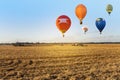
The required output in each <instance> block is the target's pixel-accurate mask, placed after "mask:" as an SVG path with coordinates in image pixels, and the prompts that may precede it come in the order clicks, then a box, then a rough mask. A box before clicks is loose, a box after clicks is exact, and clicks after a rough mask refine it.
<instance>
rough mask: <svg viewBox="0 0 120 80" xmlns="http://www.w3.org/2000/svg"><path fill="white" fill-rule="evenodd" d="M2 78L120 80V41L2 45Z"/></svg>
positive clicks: (0, 73)
mask: <svg viewBox="0 0 120 80" xmlns="http://www.w3.org/2000/svg"><path fill="white" fill-rule="evenodd" d="M0 80H120V44H94V45H93V44H86V45H85V46H72V45H64V46H60V45H49V46H47V45H45V46H28V47H14V46H0Z"/></svg>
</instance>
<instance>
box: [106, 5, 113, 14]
mask: <svg viewBox="0 0 120 80" xmlns="http://www.w3.org/2000/svg"><path fill="white" fill-rule="evenodd" d="M106 11H107V12H108V14H109V15H110V14H111V12H112V11H113V6H112V5H111V4H108V5H107V7H106Z"/></svg>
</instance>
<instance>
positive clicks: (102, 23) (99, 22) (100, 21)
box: [95, 18, 106, 34]
mask: <svg viewBox="0 0 120 80" xmlns="http://www.w3.org/2000/svg"><path fill="white" fill-rule="evenodd" d="M95 24H96V27H97V29H98V30H99V31H100V34H101V33H102V31H103V29H104V28H105V25H106V21H105V20H104V19H103V18H97V19H96V22H95Z"/></svg>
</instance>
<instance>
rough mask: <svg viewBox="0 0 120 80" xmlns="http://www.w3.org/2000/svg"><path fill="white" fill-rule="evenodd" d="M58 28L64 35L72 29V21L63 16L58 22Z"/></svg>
mask: <svg viewBox="0 0 120 80" xmlns="http://www.w3.org/2000/svg"><path fill="white" fill-rule="evenodd" d="M56 26H57V28H58V29H59V30H60V32H61V33H62V34H63V37H64V33H65V32H66V31H67V30H68V29H69V28H70V26H71V20H70V18H69V17H68V16H66V15H61V16H59V17H58V18H57V20H56Z"/></svg>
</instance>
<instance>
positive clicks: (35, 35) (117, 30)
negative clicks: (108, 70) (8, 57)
mask: <svg viewBox="0 0 120 80" xmlns="http://www.w3.org/2000/svg"><path fill="white" fill-rule="evenodd" d="M78 4H84V5H85V6H86V7H87V10H88V12H87V15H86V17H85V18H84V20H83V25H79V20H78V18H77V17H76V15H75V7H76V6H77V5H78ZM107 4H112V5H113V12H112V13H111V15H110V16H109V15H108V14H107V12H106V9H105V8H106V5H107ZM119 4H120V1H119V0H0V42H16V41H28V42H38V41H39V42H104V41H105V42H118V41H120V21H119V19H120V8H119ZM63 14H64V15H67V16H69V17H70V18H71V20H72V25H71V27H70V29H69V30H68V31H67V32H66V33H65V38H62V35H61V33H60V32H59V30H58V29H57V27H56V24H55V22H56V18H57V17H58V16H60V15H63ZM99 17H102V18H104V19H105V20H106V23H107V25H106V27H105V29H104V30H103V33H102V35H100V34H99V31H98V30H97V28H96V26H95V20H96V18H99ZM83 26H87V27H88V28H89V31H88V32H87V34H86V35H84V33H83V31H82V30H81V28H82V27H83Z"/></svg>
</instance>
